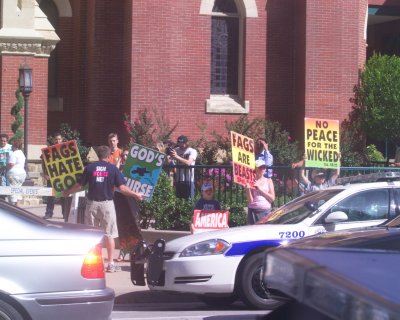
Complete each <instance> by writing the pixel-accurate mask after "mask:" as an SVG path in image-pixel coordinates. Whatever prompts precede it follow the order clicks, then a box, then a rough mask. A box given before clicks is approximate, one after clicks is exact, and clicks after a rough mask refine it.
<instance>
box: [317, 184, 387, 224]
mask: <svg viewBox="0 0 400 320" xmlns="http://www.w3.org/2000/svg"><path fill="white" fill-rule="evenodd" d="M390 208H391V206H390V188H377V189H372V190H365V191H360V192H358V193H356V194H353V195H351V196H349V197H347V198H346V199H343V200H341V201H339V202H338V203H337V204H335V205H334V206H333V207H332V208H331V209H329V210H328V211H327V212H326V213H325V214H324V215H323V216H322V217H321V218H320V219H319V220H317V222H316V224H315V226H319V227H323V228H324V229H325V230H326V231H334V230H345V229H354V228H362V227H368V226H374V225H378V224H381V223H383V222H385V221H386V220H387V219H388V218H389V217H390V215H391V214H390V210H391V209H390ZM335 211H341V212H344V213H345V214H346V215H347V217H348V219H347V220H346V221H342V222H336V223H326V221H325V218H326V217H327V216H328V215H329V214H330V213H332V212H335ZM321 231H322V230H321Z"/></svg>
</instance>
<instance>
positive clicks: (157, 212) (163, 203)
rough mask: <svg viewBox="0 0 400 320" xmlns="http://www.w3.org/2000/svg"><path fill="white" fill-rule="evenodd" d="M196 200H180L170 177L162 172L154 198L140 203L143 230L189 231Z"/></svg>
mask: <svg viewBox="0 0 400 320" xmlns="http://www.w3.org/2000/svg"><path fill="white" fill-rule="evenodd" d="M193 207H194V200H184V199H179V198H177V197H176V196H175V190H174V189H173V187H172V185H171V179H170V177H169V176H168V175H167V174H166V173H165V172H164V171H162V172H161V174H160V178H159V180H158V182H157V186H156V188H155V190H154V193H153V197H152V199H151V200H150V201H149V202H142V203H140V216H141V219H142V223H141V226H142V228H148V227H150V226H152V227H154V228H155V229H164V230H181V231H188V230H189V229H190V223H191V220H192V216H193Z"/></svg>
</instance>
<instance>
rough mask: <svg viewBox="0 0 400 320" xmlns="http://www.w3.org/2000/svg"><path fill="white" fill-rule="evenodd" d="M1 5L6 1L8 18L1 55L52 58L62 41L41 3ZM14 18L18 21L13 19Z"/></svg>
mask: <svg viewBox="0 0 400 320" xmlns="http://www.w3.org/2000/svg"><path fill="white" fill-rule="evenodd" d="M0 1H3V2H2V4H3V7H2V10H3V11H2V12H1V15H2V17H5V16H7V19H3V24H2V28H0V54H1V55H3V54H12V55H33V56H43V57H48V56H49V55H50V53H51V51H53V50H54V49H55V47H56V44H57V43H58V41H60V38H59V37H58V36H57V34H56V32H55V29H54V27H53V26H52V25H51V24H50V22H49V21H48V19H47V17H46V15H45V14H44V13H43V11H42V10H40V8H39V5H38V4H37V2H36V1H35V0H24V1H22V2H18V3H17V1H15V0H13V1H8V2H5V1H4V0H0ZM6 3H7V5H5V4H6ZM19 4H21V7H20V6H19ZM12 15H15V19H10V17H12Z"/></svg>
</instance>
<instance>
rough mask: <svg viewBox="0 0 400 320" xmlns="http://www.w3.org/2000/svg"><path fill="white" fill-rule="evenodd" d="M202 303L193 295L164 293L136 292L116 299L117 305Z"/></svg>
mask: <svg viewBox="0 0 400 320" xmlns="http://www.w3.org/2000/svg"><path fill="white" fill-rule="evenodd" d="M152 302H154V303H182V302H183V303H185V302H191V303H201V301H200V300H199V299H198V298H197V297H196V296H195V295H192V294H188V293H178V292H163V291H151V290H149V291H136V292H130V293H126V294H122V295H119V296H117V297H115V304H131V303H152Z"/></svg>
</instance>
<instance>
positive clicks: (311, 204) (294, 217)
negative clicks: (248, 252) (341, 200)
mask: <svg viewBox="0 0 400 320" xmlns="http://www.w3.org/2000/svg"><path fill="white" fill-rule="evenodd" d="M342 191H343V190H342V189H332V190H329V189H328V190H321V191H315V192H310V193H308V194H306V195H304V196H302V197H299V198H296V199H294V200H292V201H291V202H288V203H287V204H285V205H284V206H282V207H280V208H278V209H276V210H275V211H273V212H271V213H270V214H268V215H267V216H266V217H265V218H264V219H263V220H261V221H260V222H258V223H257V224H294V223H298V222H300V221H302V220H304V219H305V218H307V217H308V216H310V215H311V214H312V213H313V212H315V210H317V209H318V208H319V207H320V206H322V205H323V204H324V203H325V202H326V201H328V200H329V199H331V198H332V197H334V196H335V195H337V194H338V193H340V192H342Z"/></svg>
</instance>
